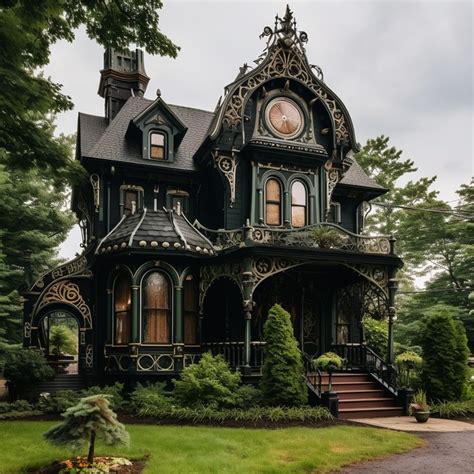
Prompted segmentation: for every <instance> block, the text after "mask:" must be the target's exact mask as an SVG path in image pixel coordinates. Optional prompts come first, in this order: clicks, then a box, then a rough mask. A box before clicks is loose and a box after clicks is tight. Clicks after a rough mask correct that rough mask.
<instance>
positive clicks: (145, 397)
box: [130, 382, 172, 413]
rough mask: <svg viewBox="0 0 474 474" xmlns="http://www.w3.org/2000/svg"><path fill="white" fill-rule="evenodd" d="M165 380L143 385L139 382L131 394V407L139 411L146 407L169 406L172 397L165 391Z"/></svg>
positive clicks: (135, 411)
mask: <svg viewBox="0 0 474 474" xmlns="http://www.w3.org/2000/svg"><path fill="white" fill-rule="evenodd" d="M165 386H166V384H165V383H164V382H156V383H150V384H146V385H142V384H141V383H138V384H137V386H136V387H135V390H134V391H133V392H132V393H131V395H130V409H131V411H132V412H133V413H139V412H140V410H142V409H143V408H146V407H155V408H157V409H159V408H169V407H171V405H172V398H171V397H170V396H169V395H167V394H166V392H165Z"/></svg>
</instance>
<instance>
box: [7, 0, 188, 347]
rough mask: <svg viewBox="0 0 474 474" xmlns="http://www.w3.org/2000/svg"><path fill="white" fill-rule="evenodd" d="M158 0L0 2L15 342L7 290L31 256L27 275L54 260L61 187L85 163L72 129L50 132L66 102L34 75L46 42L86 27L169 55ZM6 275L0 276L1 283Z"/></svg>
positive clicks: (116, 44) (63, 195)
mask: <svg viewBox="0 0 474 474" xmlns="http://www.w3.org/2000/svg"><path fill="white" fill-rule="evenodd" d="M162 6H163V3H162V1H161V0H133V1H132V0H114V1H112V2H102V1H98V0H92V1H90V0H87V1H86V0H79V1H76V0H64V1H61V2H58V1H55V0H45V1H41V2H37V1H34V0H16V1H8V2H2V6H1V8H0V44H1V45H2V47H1V48H0V77H1V78H2V87H1V88H0V229H2V231H3V233H2V235H1V236H0V239H1V240H2V242H3V255H2V252H1V250H0V266H1V269H0V284H1V285H2V288H1V290H2V297H1V300H0V338H3V339H5V340H8V341H13V342H15V341H18V340H19V339H20V333H19V324H18V322H19V311H18V308H17V305H16V302H17V299H18V296H17V294H16V293H15V290H17V289H18V288H19V287H20V285H21V284H22V283H23V282H22V278H21V272H19V271H18V270H21V269H22V268H23V267H25V264H27V262H26V260H27V258H28V256H29V255H31V257H32V270H33V276H34V277H35V276H37V275H38V274H39V273H42V272H43V271H45V270H46V269H47V268H50V267H51V266H54V265H55V264H56V263H57V262H56V261H55V250H54V249H55V248H56V247H57V245H58V244H59V243H61V242H62V241H63V240H64V238H65V236H66V235H67V233H68V231H69V230H70V228H71V226H72V223H73V219H72V217H71V214H70V213H69V212H67V211H66V210H65V209H66V208H67V199H68V195H67V192H66V191H67V189H68V186H69V185H70V184H72V183H77V182H80V181H81V180H82V179H83V178H84V177H85V171H84V170H83V168H82V167H81V166H80V165H79V163H78V162H77V161H75V160H74V159H73V148H74V137H64V136H57V135H56V134H55V133H54V129H55V127H54V117H55V115H56V114H57V113H60V112H63V111H66V110H69V109H71V108H72V102H71V99H70V98H69V97H67V96H65V95H64V94H63V93H62V92H61V85H60V84H56V83H54V82H52V81H51V79H49V78H47V77H45V76H44V75H43V74H42V68H43V67H44V66H45V65H46V64H48V62H49V57H50V48H51V46H52V45H53V44H54V43H56V42H57V41H60V40H66V41H69V42H72V41H73V40H74V36H75V31H76V30H77V29H78V28H79V27H80V26H85V28H86V31H87V33H88V35H89V37H90V38H93V39H95V40H97V42H98V43H99V44H102V45H104V46H110V47H113V48H116V49H123V48H125V47H127V46H128V45H129V44H130V43H135V44H137V45H138V46H140V47H142V46H143V47H144V48H145V49H146V50H147V51H148V52H149V53H151V54H159V55H165V56H171V57H176V55H177V52H178V50H179V48H178V47H177V46H175V45H174V44H173V43H172V42H171V41H170V40H169V39H168V38H167V37H166V36H165V35H163V33H162V32H161V31H160V29H159V26H158V23H159V10H160V9H161V8H162ZM5 275H6V277H5V278H4V276H5ZM5 282H6V283H5Z"/></svg>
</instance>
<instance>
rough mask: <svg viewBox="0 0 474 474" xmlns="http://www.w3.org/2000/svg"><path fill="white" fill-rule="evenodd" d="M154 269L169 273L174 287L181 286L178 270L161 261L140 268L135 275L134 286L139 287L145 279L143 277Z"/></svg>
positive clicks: (145, 264) (147, 263)
mask: <svg viewBox="0 0 474 474" xmlns="http://www.w3.org/2000/svg"><path fill="white" fill-rule="evenodd" d="M152 269H156V270H160V269H162V270H164V271H165V272H166V273H168V275H169V277H170V278H171V281H172V283H173V286H179V284H180V275H179V273H178V272H177V271H176V269H175V268H174V267H173V266H172V265H170V264H169V263H166V262H162V261H161V260H156V261H153V262H146V263H144V264H143V265H141V266H140V267H138V269H137V271H136V272H135V273H134V275H133V284H134V285H137V286H139V285H140V283H141V280H142V278H143V275H144V274H145V273H147V272H148V271H149V270H152Z"/></svg>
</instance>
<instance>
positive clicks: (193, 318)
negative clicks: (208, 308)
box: [184, 275, 199, 344]
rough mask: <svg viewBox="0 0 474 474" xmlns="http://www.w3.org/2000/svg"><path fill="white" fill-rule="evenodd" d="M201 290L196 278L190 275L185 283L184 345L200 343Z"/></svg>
mask: <svg viewBox="0 0 474 474" xmlns="http://www.w3.org/2000/svg"><path fill="white" fill-rule="evenodd" d="M198 296H199V288H198V284H197V280H196V278H194V277H193V276H192V275H188V276H187V277H186V280H185V281H184V343H185V344H197V343H198V317H199V315H198V313H199V304H198Z"/></svg>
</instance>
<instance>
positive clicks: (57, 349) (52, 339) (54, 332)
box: [49, 324, 77, 356]
mask: <svg viewBox="0 0 474 474" xmlns="http://www.w3.org/2000/svg"><path fill="white" fill-rule="evenodd" d="M49 349H50V351H51V352H52V353H53V354H54V355H56V356H60V355H62V354H75V353H76V352H77V335H76V334H75V333H74V331H72V330H71V329H69V328H68V327H67V326H64V325H62V324H57V325H55V326H52V327H51V328H50V330H49Z"/></svg>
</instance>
